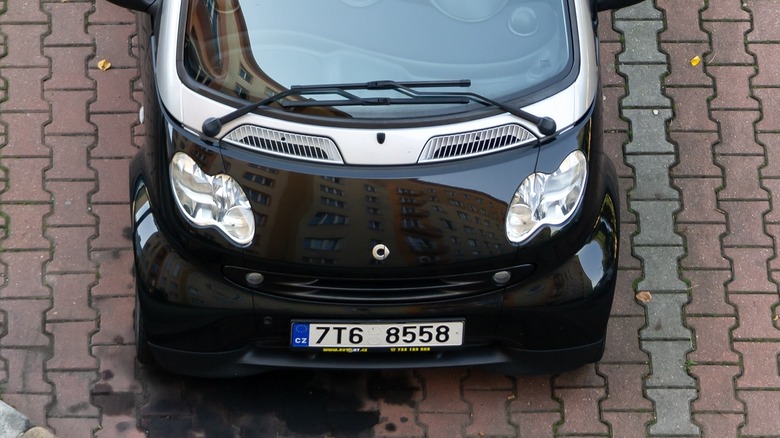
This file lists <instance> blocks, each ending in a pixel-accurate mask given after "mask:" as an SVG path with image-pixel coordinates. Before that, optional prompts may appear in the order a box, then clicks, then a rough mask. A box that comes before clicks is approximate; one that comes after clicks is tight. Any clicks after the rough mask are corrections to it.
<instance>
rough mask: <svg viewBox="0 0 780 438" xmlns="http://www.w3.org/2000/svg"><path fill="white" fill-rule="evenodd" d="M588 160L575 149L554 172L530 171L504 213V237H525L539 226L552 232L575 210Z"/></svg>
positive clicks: (517, 240)
mask: <svg viewBox="0 0 780 438" xmlns="http://www.w3.org/2000/svg"><path fill="white" fill-rule="evenodd" d="M587 174H588V161H587V159H586V158H585V154H584V153H583V152H582V151H580V150H575V151H574V152H572V153H570V154H569V155H568V156H567V157H566V158H564V159H563V161H562V162H561V165H560V166H558V169H557V170H555V172H553V173H549V174H548V173H539V172H536V173H533V174H531V175H529V176H528V178H526V179H525V180H523V182H522V183H521V184H520V187H518V188H517V191H516V192H515V195H514V196H513V197H512V202H511V203H510V204H509V210H508V211H507V214H506V237H507V239H509V241H510V242H512V243H522V242H524V241H526V240H528V239H529V238H530V237H531V236H533V234H534V233H535V232H536V231H537V230H538V229H540V228H542V227H545V226H547V227H550V228H551V232H552V233H555V232H556V231H557V230H558V229H559V228H560V226H561V225H562V224H563V223H565V222H566V221H567V220H568V219H569V218H570V217H571V216H572V214H574V211H576V210H577V207H579V205H580V203H581V202H582V197H583V195H584V193H585V182H586V180H587Z"/></svg>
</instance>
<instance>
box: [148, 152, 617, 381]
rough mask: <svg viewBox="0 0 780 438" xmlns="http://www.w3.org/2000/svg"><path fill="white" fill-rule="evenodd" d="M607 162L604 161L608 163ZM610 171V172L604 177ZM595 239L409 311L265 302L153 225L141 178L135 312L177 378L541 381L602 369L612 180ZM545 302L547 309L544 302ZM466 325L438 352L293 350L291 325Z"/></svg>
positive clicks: (613, 249)
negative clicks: (453, 373) (369, 373)
mask: <svg viewBox="0 0 780 438" xmlns="http://www.w3.org/2000/svg"><path fill="white" fill-rule="evenodd" d="M607 165H609V164H607ZM607 173H608V174H609V173H611V174H612V175H614V172H607ZM605 180H606V184H605V187H603V190H600V191H599V192H600V193H601V196H602V198H603V202H602V206H601V210H600V212H599V213H598V215H597V218H596V220H595V223H594V225H593V228H592V231H591V233H590V236H589V237H588V238H587V239H586V241H585V243H584V244H583V245H582V247H581V249H580V250H579V251H578V252H576V254H574V255H573V256H571V257H569V258H568V259H566V260H564V261H563V262H559V263H556V265H555V266H544V267H539V269H537V271H536V272H535V273H534V274H533V275H531V276H529V277H528V278H527V279H525V280H524V281H523V282H521V283H519V284H517V285H515V286H513V287H512V288H497V289H496V290H493V291H490V292H487V293H481V294H479V295H475V296H468V297H460V298H457V299H449V300H446V299H442V300H430V301H426V302H415V303H403V302H401V303H393V304H387V305H381V304H349V303H336V304H334V303H328V304H323V303H317V302H307V301H305V300H301V299H290V298H285V297H279V296H270V295H266V294H262V293H258V292H256V291H252V290H251V289H249V288H244V287H240V286H238V285H236V284H235V283H233V282H231V281H229V280H228V279H227V278H226V277H225V276H220V275H216V274H214V273H213V272H211V271H209V270H206V269H203V267H202V266H199V264H198V263H199V262H200V261H199V260H198V259H197V258H196V257H195V256H189V257H188V256H187V254H188V252H187V251H184V250H182V249H181V248H177V247H176V245H175V243H174V242H173V241H171V240H170V239H168V238H167V237H166V233H165V231H164V229H162V228H161V227H160V226H159V225H158V224H160V223H161V222H160V221H159V220H157V219H156V218H155V214H156V210H155V208H154V206H152V204H151V201H150V198H149V196H148V194H147V192H146V188H145V186H144V185H143V181H142V180H139V184H138V185H136V188H137V190H136V191H135V192H134V193H135V198H134V207H133V217H134V248H135V263H136V284H137V290H138V295H139V301H138V302H139V309H138V311H140V312H141V315H143V321H144V330H145V334H146V336H147V338H148V340H149V344H150V345H149V347H150V350H151V352H152V354H153V356H154V358H155V361H156V362H157V364H158V365H159V366H161V367H162V368H165V369H169V370H173V371H175V372H177V373H180V374H187V375H196V376H210V377H230V376H240V375H247V374H254V373H258V372H263V371H266V370H270V369H275V368H281V367H297V368H334V369H344V368H347V369H386V368H415V367H443V366H472V365H482V366H486V367H488V368H491V369H493V370H495V371H499V372H504V373H508V374H527V373H547V372H558V371H563V370H566V369H571V368H576V367H578V366H580V365H582V364H584V363H588V362H594V361H597V360H598V359H599V358H600V357H601V355H602V353H603V349H604V342H605V334H606V324H607V319H608V317H609V311H610V308H611V304H612V296H613V293H614V288H615V280H616V273H617V246H618V243H617V242H618V230H617V217H618V212H617V208H616V205H615V204H616V193H617V192H616V189H615V187H614V185H615V184H614V178H605ZM540 303H545V304H544V305H540ZM451 318H457V319H463V320H464V321H465V324H466V326H465V327H466V336H465V338H464V346H463V347H462V348H460V349H457V350H446V351H439V352H433V353H311V352H299V351H293V350H292V349H291V348H290V347H289V343H290V334H289V332H290V323H291V320H292V319H301V320H312V321H315V320H343V321H356V320H364V321H365V320H388V321H399V320H419V319H437V320H442V319H451Z"/></svg>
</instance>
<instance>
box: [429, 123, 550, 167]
mask: <svg viewBox="0 0 780 438" xmlns="http://www.w3.org/2000/svg"><path fill="white" fill-rule="evenodd" d="M534 140H536V136H534V135H533V134H532V133H531V131H529V130H527V129H525V128H523V127H522V126H520V125H517V124H511V125H503V126H497V127H494V128H488V129H482V130H479V131H471V132H463V133H459V134H450V135H442V136H438V137H433V138H431V139H430V140H428V142H427V143H426V144H425V147H424V148H423V151H422V154H420V159H419V160H418V161H419V162H420V163H424V162H432V161H444V160H453V159H457V158H465V157H470V156H476V155H484V154H487V153H491V152H497V151H500V150H504V149H510V148H514V147H517V146H520V145H523V144H526V143H530V142H532V141H534Z"/></svg>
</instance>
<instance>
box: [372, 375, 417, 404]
mask: <svg viewBox="0 0 780 438" xmlns="http://www.w3.org/2000/svg"><path fill="white" fill-rule="evenodd" d="M417 390H419V388H418V387H416V386H412V384H411V383H410V381H409V375H408V372H407V371H383V372H381V373H371V374H370V375H369V379H368V396H369V398H371V400H383V401H384V402H385V403H388V404H391V405H399V406H400V405H404V404H406V405H409V406H412V407H414V402H413V401H412V396H413V395H414V392H415V391H417Z"/></svg>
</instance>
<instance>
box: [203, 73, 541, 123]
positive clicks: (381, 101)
mask: <svg viewBox="0 0 780 438" xmlns="http://www.w3.org/2000/svg"><path fill="white" fill-rule="evenodd" d="M469 86H471V81H470V80H468V79H462V80H456V81H407V82H396V81H370V82H358V83H347V84H325V85H293V86H292V87H290V89H289V90H286V91H282V92H280V93H277V94H274V95H273V96H270V97H268V98H266V99H263V100H261V101H258V102H254V103H251V104H249V105H246V106H243V107H241V108H238V109H237V110H235V111H232V112H229V113H227V114H225V115H224V116H222V117H219V118H215V117H210V118H208V119H206V121H204V122H203V127H202V131H203V134H204V135H207V136H209V137H214V136H216V135H217V134H219V131H220V130H222V126H223V125H224V124H225V123H228V122H231V121H233V120H235V119H237V118H239V117H241V116H243V115H245V114H248V113H250V112H252V111H254V110H256V109H257V108H260V107H261V106H265V105H270V104H272V103H274V102H278V101H280V100H282V99H284V98H286V97H288V96H302V95H310V94H330V95H334V94H335V95H339V96H341V97H343V98H344V99H338V100H325V101H322V100H305V101H292V102H283V103H281V105H282V106H283V107H285V108H295V107H313V106H345V105H397V104H405V105H409V104H419V105H424V104H456V103H461V104H463V103H468V102H469V101H472V102H477V103H481V104H483V105H488V106H494V107H496V108H499V109H501V110H504V111H506V112H508V113H510V114H512V115H515V116H517V117H520V118H521V119H524V120H527V121H529V122H531V123H533V124H534V125H536V127H537V129H539V132H541V133H542V134H543V135H552V134H554V133H555V131H556V125H555V120H553V119H552V118H550V117H539V116H536V115H534V114H531V113H529V112H527V111H523V110H521V109H519V108H513V107H511V106H509V105H505V104H503V103H501V102H498V101H495V100H493V99H490V98H487V97H485V96H482V95H480V94H477V93H472V92H457V91H455V92H424V91H417V90H415V89H414V88H435V87H469ZM348 90H395V91H397V92H399V93H401V94H404V95H406V96H408V97H406V98H389V97H360V96H356V95H354V94H352V93H350V92H348Z"/></svg>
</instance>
